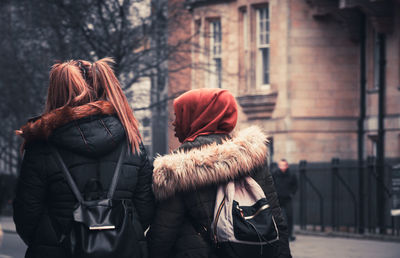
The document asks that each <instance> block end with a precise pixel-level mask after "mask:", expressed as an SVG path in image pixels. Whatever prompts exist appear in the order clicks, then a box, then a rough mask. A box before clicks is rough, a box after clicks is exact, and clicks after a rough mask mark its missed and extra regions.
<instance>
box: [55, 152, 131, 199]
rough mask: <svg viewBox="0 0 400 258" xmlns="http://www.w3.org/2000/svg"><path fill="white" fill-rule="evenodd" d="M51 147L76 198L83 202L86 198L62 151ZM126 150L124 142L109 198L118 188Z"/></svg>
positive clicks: (108, 194)
mask: <svg viewBox="0 0 400 258" xmlns="http://www.w3.org/2000/svg"><path fill="white" fill-rule="evenodd" d="M50 148H51V149H52V153H53V154H54V156H55V158H56V161H57V162H58V165H59V166H60V168H61V170H62V172H63V174H64V176H65V178H66V179H67V182H68V185H69V187H70V188H71V190H72V192H73V194H74V195H75V198H76V199H77V200H78V202H79V203H83V202H84V199H83V197H82V194H81V192H80V191H79V189H78V187H77V185H76V184H75V181H74V179H73V178H72V176H71V173H70V172H69V170H68V168H67V166H66V165H65V163H64V161H63V159H62V157H61V155H60V152H59V151H58V150H57V148H56V147H54V146H53V145H51V146H50ZM125 152H126V146H125V144H123V145H122V148H121V152H120V154H119V158H118V162H117V166H116V167H115V171H114V176H113V179H112V182H111V185H110V188H109V190H108V193H107V198H109V199H112V197H113V196H114V192H115V189H116V188H117V183H118V178H119V175H120V171H121V167H122V160H123V158H124V156H125Z"/></svg>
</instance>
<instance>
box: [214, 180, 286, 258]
mask: <svg viewBox="0 0 400 258" xmlns="http://www.w3.org/2000/svg"><path fill="white" fill-rule="evenodd" d="M212 231H213V238H214V239H213V240H214V241H215V243H217V246H220V247H222V249H226V247H228V248H229V249H231V248H234V249H235V248H236V247H235V246H238V247H239V248H240V250H241V251H240V253H242V252H243V253H247V254H249V253H248V251H249V250H250V249H254V248H256V247H258V248H257V250H261V256H262V253H263V251H262V250H263V246H266V245H270V244H271V243H273V242H275V241H278V240H279V231H278V228H277V225H276V222H275V218H274V216H273V215H272V212H271V208H270V206H269V204H268V201H267V199H266V197H265V194H264V191H263V190H262V189H261V187H260V185H259V184H258V183H257V182H256V181H255V180H254V179H253V178H251V177H245V178H243V179H241V180H236V181H231V182H229V183H227V184H226V185H222V186H219V187H218V190H217V196H216V201H215V209H214V221H213V223H212ZM247 248H249V250H246V249H247ZM228 252H229V250H228ZM235 254H236V255H237V252H235ZM226 257H229V255H226ZM247 257H250V256H248V255H247Z"/></svg>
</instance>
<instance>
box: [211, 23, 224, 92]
mask: <svg viewBox="0 0 400 258" xmlns="http://www.w3.org/2000/svg"><path fill="white" fill-rule="evenodd" d="M216 24H218V25H219V26H218V25H217V26H216ZM215 28H218V30H217V33H218V34H216V33H215ZM208 30H209V37H210V41H209V43H210V44H209V68H210V85H211V87H213V88H222V24H221V19H220V18H212V19H208ZM216 35H218V36H217V37H216Z"/></svg>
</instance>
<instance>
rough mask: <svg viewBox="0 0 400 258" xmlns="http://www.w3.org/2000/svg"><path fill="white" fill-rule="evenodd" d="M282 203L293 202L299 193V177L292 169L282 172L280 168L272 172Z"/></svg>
mask: <svg viewBox="0 0 400 258" xmlns="http://www.w3.org/2000/svg"><path fill="white" fill-rule="evenodd" d="M272 177H273V178H274V183H275V187H276V191H277V192H278V198H279V201H280V203H282V202H284V203H285V202H287V201H290V200H292V198H293V196H294V195H295V194H296V192H297V185H298V184H297V177H296V175H295V174H293V173H292V171H291V170H290V169H287V170H286V172H282V171H281V170H280V169H279V168H278V169H276V170H275V171H273V172H272Z"/></svg>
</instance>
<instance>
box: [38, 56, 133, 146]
mask: <svg viewBox="0 0 400 258" xmlns="http://www.w3.org/2000/svg"><path fill="white" fill-rule="evenodd" d="M114 63H115V62H114V60H113V59H112V58H109V57H107V58H103V59H100V60H98V61H96V62H94V63H93V64H92V63H90V62H88V61H85V60H71V61H68V62H64V63H57V64H54V65H53V67H52V69H51V71H50V83H49V89H48V93H47V100H46V106H45V114H46V113H49V112H51V111H53V110H55V109H57V108H62V107H66V106H80V105H83V104H88V103H89V104H92V105H94V106H96V104H95V103H93V102H94V101H97V100H106V101H109V102H110V103H111V104H112V105H113V107H114V108H115V111H116V113H117V115H118V117H119V119H120V120H121V123H122V125H123V126H124V128H125V132H126V135H127V137H128V141H129V143H130V144H131V146H132V151H135V150H136V151H138V152H139V151H140V146H139V145H140V142H141V136H140V133H139V123H138V121H137V120H136V118H135V116H134V115H133V111H132V109H131V108H130V106H129V103H128V100H127V99H126V96H125V94H124V93H123V91H122V89H121V86H120V83H119V81H118V79H117V77H116V76H115V74H114V71H113V69H112V68H111V66H110V65H111V64H114Z"/></svg>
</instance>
